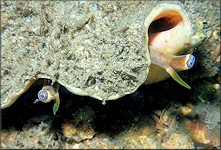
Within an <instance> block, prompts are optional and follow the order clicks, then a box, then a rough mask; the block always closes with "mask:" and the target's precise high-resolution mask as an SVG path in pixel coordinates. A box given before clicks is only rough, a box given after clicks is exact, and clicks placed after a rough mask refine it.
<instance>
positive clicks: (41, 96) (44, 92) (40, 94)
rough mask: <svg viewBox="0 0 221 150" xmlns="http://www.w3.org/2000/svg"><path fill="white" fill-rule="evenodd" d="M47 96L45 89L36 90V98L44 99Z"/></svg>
mask: <svg viewBox="0 0 221 150" xmlns="http://www.w3.org/2000/svg"><path fill="white" fill-rule="evenodd" d="M47 98H48V92H47V91H46V90H41V91H39V92H38V99H39V100H40V101H45V100H47Z"/></svg>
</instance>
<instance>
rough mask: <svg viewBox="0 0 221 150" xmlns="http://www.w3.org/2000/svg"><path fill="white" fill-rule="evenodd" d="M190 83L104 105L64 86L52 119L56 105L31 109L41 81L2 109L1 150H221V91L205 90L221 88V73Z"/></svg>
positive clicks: (153, 88) (155, 87) (152, 88)
mask: <svg viewBox="0 0 221 150" xmlns="http://www.w3.org/2000/svg"><path fill="white" fill-rule="evenodd" d="M193 69H194V68H193ZM195 70H197V68H195ZM191 73H192V74H191ZM194 73H195V72H194V70H193V71H192V72H190V74H191V76H194ZM211 78H212V79H211ZM185 80H187V81H188V78H185ZM189 82H192V83H191V85H192V90H187V89H185V88H183V87H181V86H180V85H178V84H177V83H176V82H175V81H173V80H172V79H167V80H165V81H162V82H160V83H157V84H152V85H142V86H141V87H140V88H138V90H137V91H136V92H134V93H133V94H130V95H126V96H124V97H122V98H120V99H118V100H117V101H108V102H107V103H106V105H103V104H102V102H101V101H98V100H96V99H93V98H90V97H83V96H77V95H74V94H72V93H70V92H68V91H67V90H66V89H65V88H64V87H62V86H61V87H60V89H59V93H60V98H61V105H60V107H59V110H58V112H57V114H56V115H53V112H52V107H53V103H52V102H51V103H48V104H44V103H36V104H33V102H34V100H35V99H36V98H37V93H38V91H39V90H40V89H41V88H42V84H41V83H42V80H39V81H37V82H36V83H35V84H34V85H33V86H32V87H31V88H30V89H29V90H28V91H27V92H26V93H24V94H23V95H22V96H21V97H20V98H19V99H18V100H17V101H16V102H15V103H14V104H13V105H12V106H10V107H8V108H6V109H3V110H1V145H0V146H1V149H22V148H25V149H46V148H48V149H50V148H53V149H74V148H85V149H92V148H96V149H105V148H106V149H114V148H116V149H119V148H128V149H132V148H142V149H148V148H150V149H153V148H157V149H159V148H162V149H166V148H167V149H172V148H175V149H180V148H184V149H205V148H207V149H220V100H219V99H220V89H219V88H218V90H217V88H215V89H213V88H211V89H208V88H206V89H204V88H205V87H208V86H211V87H212V86H213V85H214V82H217V83H215V84H216V85H217V84H219V85H220V72H218V73H217V74H215V75H213V76H212V77H209V78H207V77H206V78H198V79H197V80H196V81H192V80H189ZM203 87H204V88H203Z"/></svg>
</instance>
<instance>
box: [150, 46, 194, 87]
mask: <svg viewBox="0 0 221 150" xmlns="http://www.w3.org/2000/svg"><path fill="white" fill-rule="evenodd" d="M149 50H150V56H151V60H152V63H153V64H156V65H158V66H160V67H162V68H164V69H165V70H166V72H167V73H168V74H169V75H170V76H171V77H172V78H173V79H174V80H175V81H176V82H178V83H179V84H181V85H182V86H184V87H186V88H188V89H191V87H190V86H189V85H188V84H187V83H186V82H184V81H183V80H182V79H181V78H180V76H179V75H178V74H177V73H176V71H175V70H177V71H182V70H187V69H190V68H192V67H193V65H194V63H195V57H194V56H193V55H191V54H187V55H181V56H175V55H171V54H167V53H163V52H161V51H159V50H158V49H157V48H153V47H152V46H149Z"/></svg>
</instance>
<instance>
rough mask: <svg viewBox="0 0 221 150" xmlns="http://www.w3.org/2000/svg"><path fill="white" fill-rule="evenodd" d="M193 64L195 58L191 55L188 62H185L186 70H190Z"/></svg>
mask: <svg viewBox="0 0 221 150" xmlns="http://www.w3.org/2000/svg"><path fill="white" fill-rule="evenodd" d="M194 64H195V57H194V56H193V55H190V57H189V60H188V61H187V62H186V65H187V66H188V68H192V67H193V65H194Z"/></svg>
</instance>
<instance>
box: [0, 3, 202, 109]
mask: <svg viewBox="0 0 221 150" xmlns="http://www.w3.org/2000/svg"><path fill="white" fill-rule="evenodd" d="M158 3H159V2H157V1H149V2H143V1H141V2H139V1H137V2H132V1H130V2H114V1H113V2H106V1H103V2H91V1H86V2H84V1H79V2H78V1H68V2H64V1H63V2H51V1H50V2H49V1H48V2H46V1H45V2H42V1H32V2H15V1H7V2H1V4H2V8H1V14H2V15H1V21H2V25H1V33H2V50H1V53H2V54H1V60H2V61H1V62H2V64H1V65H2V67H1V82H2V88H1V108H5V107H8V106H10V105H11V104H12V103H14V102H15V101H16V100H17V99H18V98H19V96H20V95H21V94H23V93H24V92H25V91H27V90H28V89H29V87H30V86H31V85H32V84H33V83H34V82H35V81H37V80H38V79H39V78H47V79H51V80H52V81H56V82H58V83H59V84H61V85H62V86H64V87H65V88H66V89H67V90H69V91H70V92H72V93H74V94H77V95H82V96H90V97H93V98H96V99H98V100H102V101H105V100H115V99H117V98H120V97H122V96H124V95H126V94H130V93H133V92H134V91H135V90H136V89H137V88H138V87H139V86H140V85H141V84H143V83H144V81H145V80H146V77H147V74H148V71H149V66H150V64H151V60H150V56H149V52H148V50H147V49H148V47H147V46H146V42H145V27H144V21H145V18H146V17H147V15H148V14H149V13H150V11H151V10H152V9H153V8H154V7H155V6H156V5H157V4H158ZM162 3H163V2H162ZM164 3H175V4H178V5H183V3H181V2H178V1H176V2H172V1H171V2H170V1H165V2H164ZM183 7H185V6H183ZM188 7H190V6H189V5H188ZM194 7H197V6H194ZM189 9H190V8H188V10H189ZM191 9H192V8H191ZM188 10H187V12H188ZM190 19H192V20H191V21H193V23H194V22H197V21H200V20H201V18H200V17H198V18H194V17H191V16H190ZM193 28H194V29H197V30H199V29H198V28H197V27H193ZM193 34H195V33H193ZM36 95H37V93H36Z"/></svg>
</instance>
